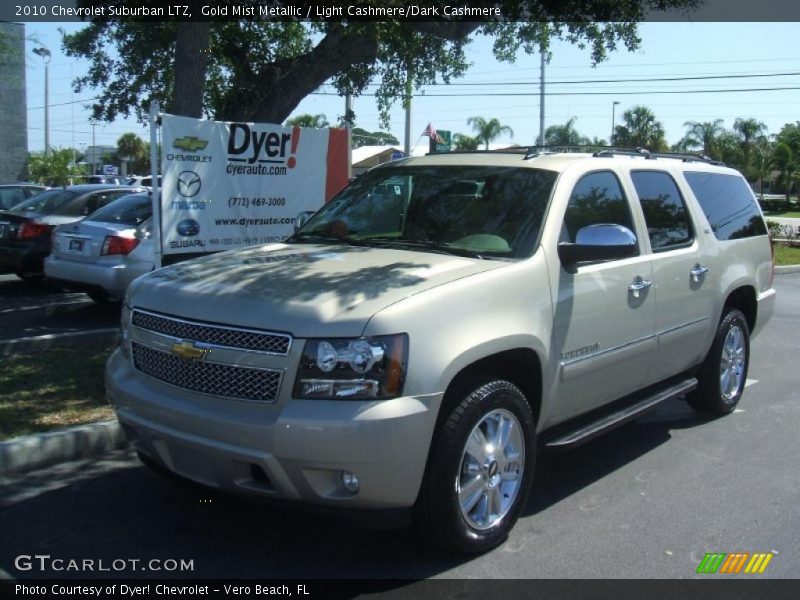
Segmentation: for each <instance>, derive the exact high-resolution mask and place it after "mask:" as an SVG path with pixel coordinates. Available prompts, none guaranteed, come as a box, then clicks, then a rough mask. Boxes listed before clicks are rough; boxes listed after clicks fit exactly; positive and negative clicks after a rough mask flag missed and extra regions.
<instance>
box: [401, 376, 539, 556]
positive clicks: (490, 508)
mask: <svg viewBox="0 0 800 600" xmlns="http://www.w3.org/2000/svg"><path fill="white" fill-rule="evenodd" d="M535 437H536V436H535V423H534V420H533V414H532V412H531V408H530V405H529V404H528V401H527V400H526V398H525V396H524V395H523V393H522V392H521V391H520V390H519V388H517V387H516V386H515V385H514V384H512V383H510V382H508V381H503V380H496V381H490V382H487V383H483V384H480V385H478V386H474V387H473V389H472V391H471V392H470V393H468V394H466V395H465V396H464V397H463V399H462V400H461V401H460V402H459V403H458V404H456V405H455V406H453V407H452V408H451V410H450V412H449V414H448V415H447V416H446V417H445V419H444V420H443V422H442V425H441V427H440V429H439V431H438V433H437V434H436V436H435V438H434V441H433V444H432V446H431V457H430V460H429V464H428V469H427V471H426V475H425V481H424V482H423V485H422V489H421V491H420V496H419V498H418V500H417V506H416V514H415V526H416V529H417V531H418V532H419V533H420V534H421V535H422V536H423V537H424V538H425V539H426V540H427V541H428V542H429V543H431V544H433V545H435V546H439V547H441V548H444V549H447V550H451V551H456V552H462V553H468V554H474V553H478V552H484V551H486V550H490V549H491V548H494V547H495V546H497V545H499V544H501V543H502V542H503V541H505V539H506V538H507V537H508V533H509V531H511V528H512V527H513V526H514V524H515V523H516V521H517V518H518V517H519V513H520V510H521V509H522V506H523V505H524V504H525V500H526V498H527V496H528V492H529V491H530V487H531V483H532V481H533V471H534V462H535V458H536V443H535Z"/></svg>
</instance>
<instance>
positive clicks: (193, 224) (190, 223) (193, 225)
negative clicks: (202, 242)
mask: <svg viewBox="0 0 800 600" xmlns="http://www.w3.org/2000/svg"><path fill="white" fill-rule="evenodd" d="M175 231H176V232H177V233H178V235H182V236H185V237H192V236H195V235H197V234H198V233H200V223H198V222H197V221H195V220H194V219H184V220H183V221H181V222H180V223H178V225H177V226H176V227H175Z"/></svg>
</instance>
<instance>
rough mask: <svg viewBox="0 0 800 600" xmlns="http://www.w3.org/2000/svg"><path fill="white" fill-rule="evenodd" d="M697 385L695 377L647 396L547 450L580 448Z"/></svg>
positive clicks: (575, 431)
mask: <svg viewBox="0 0 800 600" xmlns="http://www.w3.org/2000/svg"><path fill="white" fill-rule="evenodd" d="M697 383H698V382H697V379H696V378H694V377H690V378H689V379H685V380H683V381H679V382H678V383H675V384H673V385H671V386H670V387H668V388H666V389H663V390H661V391H660V392H657V393H655V394H653V395H651V396H647V397H646V398H645V399H644V400H639V401H638V402H636V403H634V404H631V405H630V406H626V407H625V408H622V409H620V410H618V411H616V412H613V413H611V414H609V415H604V416H602V417H600V418H599V419H597V420H596V421H592V422H591V423H589V424H585V425H581V426H580V427H578V428H577V429H573V430H572V431H568V432H567V433H564V434H562V435H560V436H558V437H557V438H554V439H552V440H550V441H549V442H547V443H546V444H545V448H547V449H548V450H571V449H572V448H575V447H576V446H580V445H581V444H583V443H585V442H588V441H589V440H591V439H594V438H596V437H597V436H599V435H601V434H603V433H605V432H606V431H610V430H611V429H614V428H615V427H619V426H620V425H623V424H624V423H627V422H628V421H632V420H633V419H636V418H638V417H641V416H642V415H644V414H645V413H648V412H650V411H651V410H654V409H655V408H656V407H657V406H658V405H659V404H661V403H662V402H666V401H667V400H672V399H673V398H679V397H680V396H684V395H686V394H688V393H689V392H691V391H692V390H693V389H695V388H696V387H697Z"/></svg>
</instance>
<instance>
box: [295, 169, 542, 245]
mask: <svg viewBox="0 0 800 600" xmlns="http://www.w3.org/2000/svg"><path fill="white" fill-rule="evenodd" d="M555 180H556V173H555V172H553V171H544V170H541V169H532V168H521V167H496V166H442V165H435V166H433V165H431V166H425V167H391V168H383V169H376V170H373V171H370V172H368V173H366V174H365V175H362V176H361V177H359V178H358V179H356V180H355V181H353V182H352V183H351V184H350V185H349V186H348V187H347V188H345V189H344V190H343V191H342V192H341V193H340V194H339V195H338V196H336V197H335V198H334V199H333V200H331V202H330V203H328V204H327V205H325V206H324V207H323V208H322V209H321V210H320V211H319V212H318V213H317V214H316V215H314V216H313V217H312V218H311V219H310V220H309V221H308V223H306V225H305V226H304V227H303V228H302V229H301V230H300V231H298V232H297V233H296V234H295V235H294V236H292V237H291V238H290V239H289V242H296V243H302V242H304V241H306V242H316V241H327V242H339V243H352V244H356V245H387V246H397V247H410V248H414V249H421V250H430V251H434V252H448V253H452V254H463V255H467V256H477V257H498V258H524V257H526V256H530V255H531V253H532V252H533V249H534V244H535V243H536V239H537V237H538V234H539V228H540V227H541V223H542V219H543V217H544V214H545V209H546V207H547V203H548V200H549V199H550V193H551V191H552V188H553V184H554V183H555Z"/></svg>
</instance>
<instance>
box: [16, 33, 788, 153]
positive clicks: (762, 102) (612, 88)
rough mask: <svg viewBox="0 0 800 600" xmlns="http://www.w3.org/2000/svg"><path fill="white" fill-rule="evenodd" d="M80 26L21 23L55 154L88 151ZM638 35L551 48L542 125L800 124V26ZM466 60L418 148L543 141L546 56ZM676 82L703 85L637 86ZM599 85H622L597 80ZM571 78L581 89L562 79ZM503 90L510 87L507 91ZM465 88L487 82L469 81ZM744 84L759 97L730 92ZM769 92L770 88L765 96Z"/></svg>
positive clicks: (680, 127) (481, 47) (319, 100)
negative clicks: (73, 39)
mask: <svg viewBox="0 0 800 600" xmlns="http://www.w3.org/2000/svg"><path fill="white" fill-rule="evenodd" d="M82 27H84V25H83V24H81V23H27V24H26V34H27V35H28V36H29V37H31V38H35V40H36V41H37V42H38V45H44V46H46V47H47V48H48V49H49V50H50V51H51V53H52V59H51V62H50V69H49V71H50V72H49V76H50V100H49V105H50V143H51V146H52V147H55V148H60V147H73V146H74V147H76V148H78V149H82V148H85V147H86V146H90V145H92V127H91V125H90V124H89V120H88V119H89V115H90V112H89V111H88V110H87V109H86V108H84V105H85V104H87V102H86V101H85V99H88V98H92V97H93V96H94V95H96V92H94V93H93V92H92V91H89V90H84V91H82V92H80V93H75V92H73V90H72V88H71V86H70V82H71V81H72V80H73V79H74V78H75V77H78V76H79V75H82V74H84V73H85V72H86V71H87V69H88V61H85V60H78V59H74V58H70V57H67V56H66V55H65V54H64V53H63V52H62V50H61V41H60V40H61V36H60V34H59V32H58V29H59V28H63V29H64V30H66V31H67V32H73V31H76V30H78V29H80V28H82ZM639 35H640V37H641V39H642V43H641V46H640V48H639V49H638V50H636V51H634V52H629V51H627V50H625V49H619V50H617V51H615V52H613V53H611V54H610V56H609V58H608V60H606V61H604V62H602V63H600V64H599V65H597V66H596V67H594V68H593V67H592V66H591V58H590V53H589V50H588V49H583V50H582V49H580V48H578V47H576V46H574V45H570V44H568V43H560V42H556V43H555V44H554V45H553V47H552V58H551V60H550V63H549V64H548V65H547V67H546V70H545V80H546V92H548V93H558V95H551V96H547V97H546V98H545V126H546V127H547V126H550V125H554V124H562V123H564V122H565V121H567V119H569V118H571V117H576V121H575V128H576V129H577V130H578V131H579V132H580V133H581V134H583V135H585V136H588V137H589V138H592V137H595V136H597V137H598V138H602V139H606V140H608V139H609V135H610V133H611V126H612V107H613V103H614V102H615V101H617V102H619V103H620V104H619V105H616V107H615V108H614V113H615V114H614V116H615V118H616V123H617V124H620V123H621V122H622V119H621V117H622V113H623V112H624V111H625V110H627V109H629V108H631V107H633V106H636V105H639V104H642V105H645V106H647V107H649V108H650V109H651V110H652V111H653V112H654V113H655V115H656V117H657V118H658V119H659V120H660V121H661V122H662V123H663V124H664V127H665V129H666V134H667V141H668V142H669V143H670V144H673V143H675V142H677V141H678V140H680V139H681V138H682V137H683V135H684V134H685V133H686V127H685V126H684V123H685V122H686V121H713V120H714V119H717V118H721V119H723V120H724V123H723V124H724V126H725V127H727V128H731V127H732V126H733V122H734V120H735V119H736V118H737V117H741V118H748V117H754V118H756V119H758V120H760V121H763V122H764V123H765V124H766V125H767V128H768V133H771V134H774V133H778V131H779V130H780V128H781V127H782V126H783V125H784V124H785V123H787V122H792V123H793V122H796V121H800V47H798V46H797V40H798V38H799V37H800V23H798V22H789V23H779V22H759V23H754V22H740V23H733V22H726V23H714V22H681V23H676V22H666V23H654V22H648V23H642V24H641V25H640V26H639ZM36 45H37V43H35V42H33V41H29V42H28V43H27V48H26V63H27V73H26V78H27V102H28V130H29V133H28V149H29V151H31V152H37V151H41V150H42V149H43V148H44V109H43V106H44V65H43V62H42V59H41V58H40V57H39V56H37V55H35V54H33V52H32V50H33V48H34V47H36ZM467 58H468V60H469V61H470V63H471V67H470V69H469V71H468V72H467V73H466V75H465V76H464V77H463V78H462V79H460V80H456V81H454V83H458V84H459V85H454V86H443V85H442V86H435V87H428V88H425V90H424V93H423V92H417V93H416V95H415V97H414V101H413V105H412V128H411V129H412V136H411V137H412V139H411V143H412V145H413V144H415V143H418V142H420V135H421V134H422V131H423V130H424V129H425V126H426V125H427V124H428V123H432V124H433V125H434V127H435V128H436V129H438V130H450V131H453V132H454V133H465V134H471V133H472V131H471V128H470V127H469V125H468V124H467V119H468V118H469V117H473V116H482V117H484V118H493V117H494V118H497V119H499V120H500V122H501V123H502V124H504V125H507V126H509V127H511V129H512V130H513V132H514V135H513V136H503V137H502V138H500V139H498V140H497V141H498V142H500V143H517V144H521V145H528V144H534V143H535V142H536V140H537V138H538V135H539V62H540V59H539V56H538V55H534V56H528V55H525V54H522V55H520V56H519V57H518V59H517V61H516V63H514V64H512V65H509V64H507V63H499V62H497V61H496V60H495V59H494V57H493V56H492V52H491V39H487V38H485V37H482V36H479V37H478V38H476V39H475V40H474V41H473V42H472V43H471V44H470V46H469V47H468V49H467ZM678 77H681V78H685V77H697V78H698V79H695V80H681V81H642V80H643V79H669V78H678ZM708 77H714V79H708ZM597 80H622V81H614V82H608V83H599V82H597V83H593V82H592V81H597ZM567 81H570V82H578V83H559V82H567ZM508 82H513V83H515V85H505V83H508ZM469 83H472V84H478V83H480V84H487V83H488V84H490V85H479V86H478V85H475V86H469V85H462V84H469ZM520 83H529V84H530V85H519V84H520ZM745 88H759V89H761V90H762V91H740V92H734V91H730V90H740V89H745ZM763 88H770V89H769V90H768V91H763ZM776 88H795V89H776ZM327 89H328V90H329V91H330V88H327ZM321 91H322V90H321ZM369 91H370V90H367V93H369ZM665 92H666V93H665ZM676 92H677V93H676ZM433 94H448V96H446V97H434V96H433ZM474 94H490V95H481V96H477V95H474ZM501 94H529V95H516V96H515V95H501ZM353 109H354V111H355V113H356V126H358V127H362V128H364V129H367V130H369V131H375V130H378V129H379V126H380V124H379V119H378V112H377V108H376V105H375V99H374V98H372V97H369V96H362V97H358V98H355V99H354V105H353ZM301 113H311V114H319V113H322V114H324V115H326V117H327V118H328V120H329V121H330V122H335V121H336V120H337V118H338V117H339V116H340V115H342V114H343V113H344V99H343V98H338V97H336V96H327V95H317V96H309V97H308V98H306V99H305V100H304V101H303V102H302V103H301V104H300V106H298V108H297V109H296V110H295V112H294V113H293V114H301ZM404 119H405V117H404V113H403V110H402V108H401V107H400V106H399V103H398V105H397V106H396V107H395V109H394V110H393V111H392V118H391V126H390V131H391V132H392V133H393V134H394V136H395V137H396V138H397V139H398V140H400V145H401V147H402V143H403V136H404V123H405V120H404ZM127 132H134V133H136V134H138V135H140V136H141V137H142V138H143V139H145V140H147V139H149V130H148V128H147V127H145V126H143V125H142V124H140V123H138V122H137V121H136V120H135V119H126V120H122V119H119V120H117V121H115V122H113V123H99V124H97V126H96V127H95V138H94V139H95V142H96V144H98V145H101V144H102V145H112V146H113V145H115V143H116V140H117V139H118V138H119V137H120V136H121V135H122V134H123V133H127ZM424 143H425V141H422V142H421V144H424Z"/></svg>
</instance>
